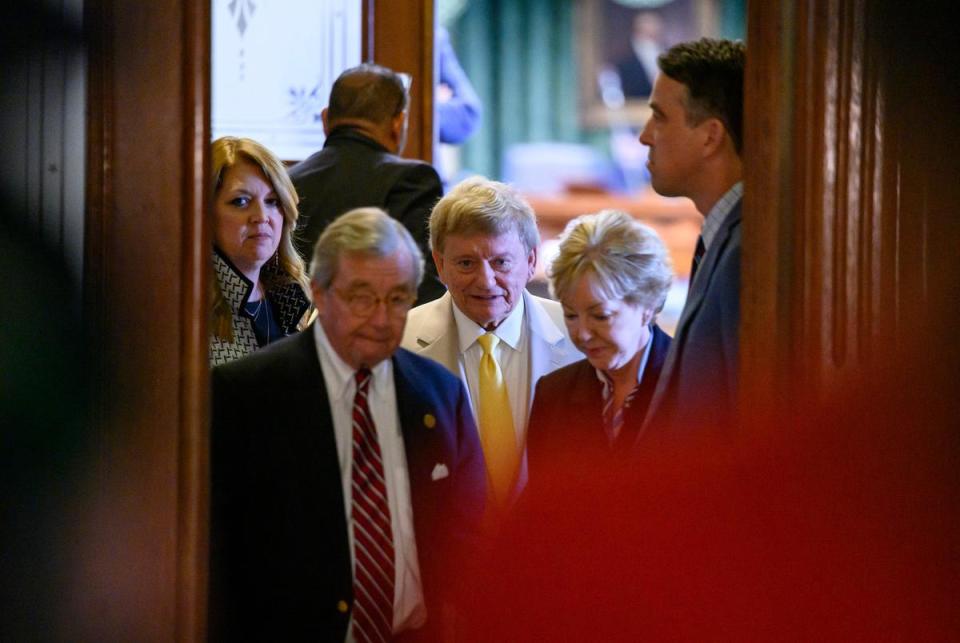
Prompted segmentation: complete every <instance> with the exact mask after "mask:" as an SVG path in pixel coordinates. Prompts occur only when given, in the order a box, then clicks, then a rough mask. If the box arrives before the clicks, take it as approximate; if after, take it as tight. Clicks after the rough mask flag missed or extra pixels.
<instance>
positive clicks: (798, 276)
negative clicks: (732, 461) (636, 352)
mask: <svg viewBox="0 0 960 643" xmlns="http://www.w3.org/2000/svg"><path fill="white" fill-rule="evenodd" d="M943 16H944V14H942V13H937V12H935V11H928V12H926V15H924V11H923V10H921V9H917V8H915V7H908V6H907V5H906V4H905V3H902V2H895V1H894V0H887V1H877V2H867V1H866V0H806V1H790V0H782V1H777V2H752V3H750V5H749V15H748V54H747V71H746V79H745V83H746V97H745V118H746V122H745V161H746V187H747V189H746V195H745V209H744V253H743V257H744V258H743V293H742V294H743V300H742V301H743V315H742V318H743V325H742V335H741V336H742V337H743V338H744V340H743V342H742V359H743V362H742V373H743V378H744V395H745V399H744V403H745V404H746V405H747V407H748V408H749V407H754V408H755V407H756V406H757V405H758V400H770V401H774V402H779V403H783V402H784V401H787V400H789V399H790V398H791V396H792V395H793V393H794V392H795V391H797V390H813V391H815V392H820V393H825V392H828V391H830V390H831V389H832V388H833V387H834V385H835V384H836V383H838V382H840V381H846V382H851V381H857V380H858V379H861V378H862V379H863V380H864V381H868V380H869V378H870V376H871V373H872V371H873V369H875V368H877V367H878V366H879V365H880V364H881V363H882V362H883V361H884V360H889V359H891V358H893V357H894V356H895V355H896V356H897V358H898V359H900V358H902V357H903V355H901V354H899V353H897V351H898V350H902V349H905V348H906V347H907V346H909V345H911V344H912V342H913V340H914V339H915V338H916V335H917V334H918V333H925V332H929V331H930V330H931V329H934V328H936V329H941V330H940V331H936V332H943V331H944V327H943V324H942V323H941V320H942V319H943V318H942V315H943V314H945V312H946V311H945V310H944V308H943V304H944V302H946V301H948V300H950V299H951V298H952V296H953V295H952V294H951V293H952V291H951V289H952V286H953V285H954V284H956V282H957V273H958V270H957V268H956V267H955V266H956V261H955V258H954V259H949V258H948V257H949V256H951V254H952V255H955V254H956V253H955V249H956V247H957V241H956V239H957V236H956V231H957V224H956V220H957V217H956V216H954V215H953V214H951V213H950V211H951V210H952V209H955V206H956V203H957V201H956V196H957V191H958V187H957V186H958V185H960V181H958V180H957V178H956V177H957V176H958V175H960V174H958V172H957V170H958V166H960V163H958V156H957V154H956V147H955V145H953V146H951V144H949V143H948V142H947V141H949V140H951V137H953V140H955V134H956V131H957V127H956V126H955V125H954V124H953V121H954V120H955V119H953V118H951V116H950V115H951V114H952V113H953V108H951V107H950V104H951V103H952V102H953V100H955V97H956V94H957V90H956V88H955V84H951V83H950V82H947V78H948V77H949V71H950V70H949V68H948V66H947V64H946V63H945V61H944V60H943V59H942V56H941V54H940V53H937V52H942V51H946V50H948V49H949V48H950V45H949V44H948V43H949V42H950V36H949V29H948V28H947V27H946V26H944V22H943V21H942V18H943ZM943 47H945V48H946V49H943ZM954 107H955V105H954ZM950 243H952V244H953V248H954V251H953V252H951V251H948V250H947V249H946V244H950ZM931 340H936V341H939V342H941V345H943V346H944V347H947V346H952V345H953V344H955V343H956V342H954V341H952V337H951V336H950V335H947V334H946V333H945V332H943V334H942V335H939V336H938V337H931ZM919 384H920V385H922V382H920V383H919Z"/></svg>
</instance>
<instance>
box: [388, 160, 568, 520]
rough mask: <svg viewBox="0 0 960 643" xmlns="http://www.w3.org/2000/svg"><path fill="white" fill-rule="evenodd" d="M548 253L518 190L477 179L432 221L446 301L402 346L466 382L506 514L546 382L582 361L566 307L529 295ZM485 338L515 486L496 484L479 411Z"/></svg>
mask: <svg viewBox="0 0 960 643" xmlns="http://www.w3.org/2000/svg"><path fill="white" fill-rule="evenodd" d="M539 244H540V235H539V233H538V232H537V221H536V216H535V215H534V213H533V210H532V209H531V208H530V206H529V204H527V203H526V201H524V200H523V199H522V198H521V197H520V195H519V194H517V193H516V192H515V191H514V190H513V189H511V188H510V187H509V186H507V185H504V184H503V183H497V182H495V181H489V180H486V179H483V178H480V177H476V178H473V179H468V180H466V181H464V182H462V183H460V184H459V185H457V186H456V187H454V188H453V190H451V191H450V193H449V194H448V195H447V196H445V197H444V198H443V199H441V200H440V201H439V202H438V203H437V205H436V207H435V208H434V209H433V213H432V214H431V216H430V246H431V249H432V252H433V259H434V262H435V263H436V265H437V272H438V274H439V275H440V280H441V281H442V282H443V283H444V284H445V285H446V287H447V293H446V294H445V295H443V296H442V297H441V298H440V299H437V300H435V301H432V302H428V303H426V304H423V305H422V306H418V307H416V308H414V309H413V310H411V311H410V313H409V315H408V316H407V327H406V330H405V332H404V336H403V341H402V343H401V345H402V346H403V347H404V348H406V349H408V350H411V351H413V352H416V353H419V354H420V355H422V356H424V357H429V358H432V359H434V360H436V361H438V362H440V363H441V364H443V365H444V366H446V367H447V368H448V369H449V370H450V371H451V372H452V373H453V374H454V375H457V376H458V377H460V379H461V380H462V381H463V383H464V385H465V386H466V388H467V391H468V393H469V395H470V406H471V408H472V409H473V412H474V415H475V417H477V420H478V422H477V424H478V427H479V430H480V436H481V443H482V444H483V446H484V455H485V457H486V459H487V463H488V469H489V472H490V474H491V482H492V484H491V485H490V488H491V491H492V494H493V498H492V501H493V504H494V506H498V507H500V508H501V509H503V508H506V507H508V506H509V505H510V504H511V503H512V501H513V500H514V499H515V498H516V496H517V494H519V492H520V491H521V490H522V489H523V487H524V486H525V484H526V480H527V464H526V448H525V446H526V434H527V420H528V418H529V414H530V406H531V404H532V402H533V392H534V387H535V386H536V383H537V380H538V379H540V377H542V376H543V375H546V374H547V373H550V372H551V371H554V370H556V369H558V368H560V367H561V366H565V365H567V364H570V363H572V362H575V361H577V360H579V359H582V358H583V356H582V354H581V353H580V352H579V351H577V349H576V348H574V346H573V344H572V343H571V341H570V339H569V337H568V336H567V331H566V326H565V325H564V323H563V310H562V308H561V306H560V304H558V303H557V302H555V301H550V300H548V299H543V298H541V297H536V296H534V295H531V294H530V293H529V292H527V291H526V290H525V288H526V285H527V283H528V282H529V281H530V279H531V278H532V277H533V273H534V268H535V267H536V264H537V248H538V246H539ZM484 335H495V338H493V343H494V345H495V347H494V348H493V349H492V356H493V358H494V359H495V360H496V362H497V367H498V368H499V369H500V372H501V373H502V378H503V382H504V383H505V385H506V389H507V394H508V398H509V402H508V406H509V408H503V409H502V413H501V416H502V417H501V418H498V420H500V419H503V418H506V417H507V416H509V418H508V419H509V420H510V421H511V422H512V428H513V433H514V436H515V440H514V441H513V443H512V445H511V446H512V448H513V449H515V453H514V454H513V458H512V462H513V466H512V475H511V476H510V482H509V484H508V485H504V484H497V480H496V478H497V474H496V473H495V472H494V468H495V467H493V466H492V465H491V462H492V461H496V459H497V457H498V456H497V455H495V454H493V453H491V452H490V449H492V448H497V447H496V446H495V445H494V444H493V442H494V441H495V440H494V439H493V438H492V435H491V432H492V430H493V429H491V427H490V426H487V427H485V426H484V422H483V421H482V419H483V418H482V417H481V416H482V413H481V412H480V411H481V409H480V390H481V382H480V376H479V370H480V368H481V362H482V360H483V359H484V348H483V347H482V345H481V344H482V342H481V337H483V336H484ZM497 424H499V422H497ZM485 428H486V429H487V433H486V434H485V433H484V430H485Z"/></svg>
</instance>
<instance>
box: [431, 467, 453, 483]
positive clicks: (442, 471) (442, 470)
mask: <svg viewBox="0 0 960 643" xmlns="http://www.w3.org/2000/svg"><path fill="white" fill-rule="evenodd" d="M449 475H450V471H449V469H447V465H445V464H443V463H441V462H438V463H437V464H436V466H434V467H433V473H431V474H430V479H431V480H433V481H434V482H436V481H437V480H443V479H444V478H446V477H447V476H449Z"/></svg>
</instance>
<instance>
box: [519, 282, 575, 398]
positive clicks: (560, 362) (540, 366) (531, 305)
mask: <svg viewBox="0 0 960 643" xmlns="http://www.w3.org/2000/svg"><path fill="white" fill-rule="evenodd" d="M523 306H524V310H525V311H526V316H527V328H528V329H529V331H530V390H529V391H528V394H527V399H528V400H529V401H530V404H532V403H533V396H534V392H535V389H536V386H537V380H539V379H540V378H541V377H543V376H544V375H546V374H547V373H551V372H553V371H555V370H556V369H558V368H559V367H561V366H564V365H565V364H566V363H567V361H568V360H567V359H566V357H567V352H566V350H565V347H564V341H563V340H564V339H565V338H566V335H564V334H563V331H561V330H560V329H559V328H557V325H556V324H555V323H554V321H553V320H552V319H551V318H550V316H549V315H548V314H547V313H546V311H544V310H543V308H542V307H541V306H540V304H539V303H538V302H537V300H536V299H534V297H533V295H531V294H530V293H528V292H527V291H526V290H524V291H523Z"/></svg>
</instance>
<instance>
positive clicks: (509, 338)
mask: <svg viewBox="0 0 960 643" xmlns="http://www.w3.org/2000/svg"><path fill="white" fill-rule="evenodd" d="M523 299H524V298H523V296H522V295H521V296H520V300H519V301H517V305H516V306H514V307H513V310H511V311H510V314H509V315H507V318H506V319H504V320H503V321H502V322H500V325H499V326H497V328H496V329H495V330H494V331H493V334H494V335H496V336H497V337H499V338H500V341H501V342H503V343H504V344H506V345H507V346H509V347H510V348H512V349H513V350H517V349H518V348H519V346H520V335H521V334H522V332H523ZM453 317H454V319H455V320H456V322H457V335H458V339H459V342H460V352H461V353H465V352H466V351H467V349H468V348H470V347H471V346H473V344H474V343H475V342H476V341H477V338H478V337H480V336H481V335H485V334H486V332H487V331H486V329H485V328H483V326H480V325H479V324H477V323H476V322H475V321H473V320H472V319H470V318H469V317H467V316H466V315H464V314H463V312H462V311H461V310H460V309H459V308H457V303H456V302H454V303H453Z"/></svg>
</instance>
